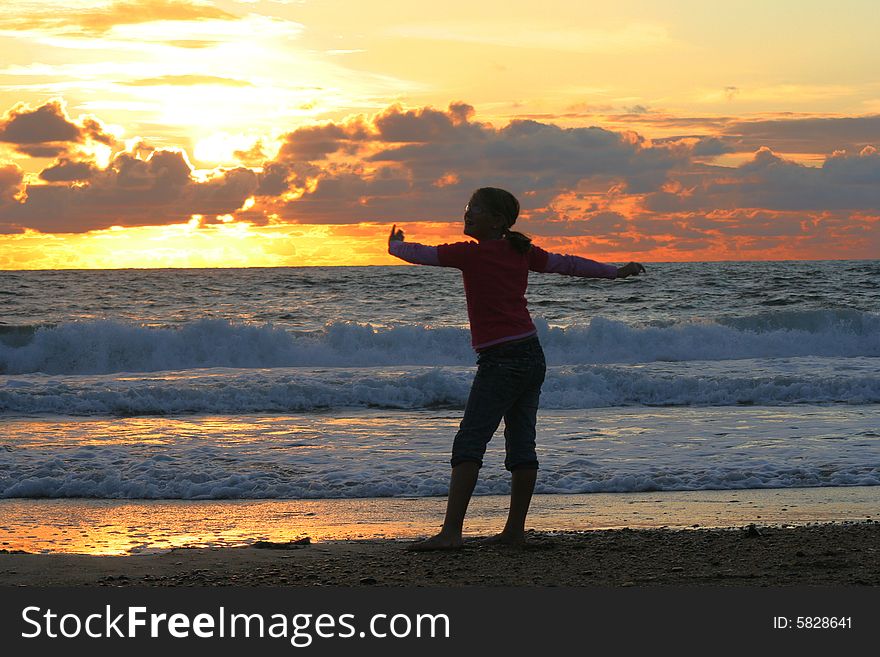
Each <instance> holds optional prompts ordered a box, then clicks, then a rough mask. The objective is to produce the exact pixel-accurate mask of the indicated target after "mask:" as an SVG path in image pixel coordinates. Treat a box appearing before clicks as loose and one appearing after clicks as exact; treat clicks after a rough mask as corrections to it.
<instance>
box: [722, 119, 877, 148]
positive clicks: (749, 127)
mask: <svg viewBox="0 0 880 657" xmlns="http://www.w3.org/2000/svg"><path fill="white" fill-rule="evenodd" d="M722 133H723V135H724V136H726V137H728V138H736V140H737V141H738V142H739V143H740V144H741V150H746V151H754V150H757V149H759V148H761V147H762V146H767V147H770V148H772V149H773V150H774V151H777V152H783V153H824V154H831V153H833V152H834V151H836V150H844V149H845V150H848V151H856V152H858V151H860V150H861V149H862V148H864V147H865V146H867V145H878V143H880V114H877V115H871V116H857V117H805V118H780V119H770V120H762V121H742V120H736V121H730V122H729V123H728V124H727V125H726V126H724V128H723V129H722Z"/></svg>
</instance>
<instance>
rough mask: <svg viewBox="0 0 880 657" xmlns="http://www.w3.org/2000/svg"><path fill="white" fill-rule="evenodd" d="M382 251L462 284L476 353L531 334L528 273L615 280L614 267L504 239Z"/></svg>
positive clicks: (399, 244) (405, 244)
mask: <svg viewBox="0 0 880 657" xmlns="http://www.w3.org/2000/svg"><path fill="white" fill-rule="evenodd" d="M388 252H389V253H390V254H391V255H393V256H396V257H398V258H400V259H401V260H405V261H407V262H412V263H415V264H419V265H435V266H439V267H455V268H456V269H460V270H461V273H462V277H463V279H464V291H465V297H466V299H467V308H468V319H469V320H470V325H471V344H472V345H473V347H474V349H476V350H477V351H479V350H481V349H485V348H486V347H490V346H492V345H496V344H500V343H502V342H509V341H511V340H519V339H521V338H526V337H529V336H530V335H534V334H535V333H536V330H535V325H534V323H532V318H531V316H530V315H529V311H528V308H527V305H526V297H525V292H526V286H527V285H528V276H529V271H535V272H544V273H556V274H565V275H567V276H582V277H588V278H617V267H615V266H613V265H606V264H602V263H599V262H596V261H594V260H588V259H587V258H581V257H579V256H573V255H559V254H557V253H549V252H547V251H545V250H544V249H542V248H541V247H538V246H534V245H532V247H531V248H530V249H529V251H528V252H527V253H519V252H517V251H516V249H514V248H513V245H512V244H511V243H510V242H508V241H507V240H506V239H499V240H483V241H481V242H456V243H454V244H441V245H439V246H426V245H424V244H418V243H415V242H402V241H392V242H391V243H390V244H389V245H388Z"/></svg>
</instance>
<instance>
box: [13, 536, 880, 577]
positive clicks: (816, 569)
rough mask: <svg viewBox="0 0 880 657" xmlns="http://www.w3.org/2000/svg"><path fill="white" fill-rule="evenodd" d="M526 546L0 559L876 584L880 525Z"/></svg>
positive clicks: (61, 567)
mask: <svg viewBox="0 0 880 657" xmlns="http://www.w3.org/2000/svg"><path fill="white" fill-rule="evenodd" d="M529 540H530V545H529V546H527V547H525V548H513V547H504V546H487V545H482V544H481V543H480V541H479V539H477V538H468V539H467V540H466V542H465V547H464V549H462V550H458V551H454V552H428V553H415V552H408V551H407V550H406V549H405V548H406V545H407V544H408V543H409V542H410V541H409V540H399V539H398V540H394V539H372V540H359V541H327V542H311V541H310V542H308V543H306V542H305V541H303V542H301V543H298V544H294V543H282V542H262V543H254V544H252V545H250V546H247V547H223V548H211V547H208V548H205V547H201V548H175V549H172V550H169V551H167V552H164V553H161V554H142V555H137V556H89V555H77V554H21V553H10V552H9V551H2V552H0V586H113V587H117V586H125V587H128V586H257V587H264V586H318V585H324V586H346V587H359V586H385V587H396V586H441V587H457V586H614V587H621V586H669V585H675V586H681V585H683V586H706V585H709V586H749V587H761V586H803V585H811V586H878V585H880V558H878V557H880V523H878V522H875V521H872V520H867V521H861V522H845V523H817V524H807V525H800V526H783V525H771V526H761V525H752V524H750V525H743V526H738V527H729V528H714V529H704V528H696V529H609V530H591V531H561V532H552V531H541V532H535V531H531V532H529Z"/></svg>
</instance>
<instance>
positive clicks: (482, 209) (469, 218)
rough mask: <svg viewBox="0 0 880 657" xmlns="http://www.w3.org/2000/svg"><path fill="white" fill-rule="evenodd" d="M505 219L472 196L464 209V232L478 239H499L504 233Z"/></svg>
mask: <svg viewBox="0 0 880 657" xmlns="http://www.w3.org/2000/svg"><path fill="white" fill-rule="evenodd" d="M503 227H504V219H502V217H501V216H500V215H498V214H496V213H494V212H492V211H491V210H489V209H488V208H487V207H486V206H485V205H484V204H482V203H481V202H480V199H478V198H477V197H475V196H474V197H471V200H470V202H469V203H468V204H467V207H465V209H464V234H465V235H467V236H469V237H473V238H475V239H477V240H486V239H498V238H499V237H501V235H502V228H503Z"/></svg>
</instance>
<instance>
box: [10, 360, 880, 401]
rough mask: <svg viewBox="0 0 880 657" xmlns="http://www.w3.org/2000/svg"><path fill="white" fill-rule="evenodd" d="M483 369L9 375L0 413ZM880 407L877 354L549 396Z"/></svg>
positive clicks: (656, 369)
mask: <svg viewBox="0 0 880 657" xmlns="http://www.w3.org/2000/svg"><path fill="white" fill-rule="evenodd" d="M473 372H474V368H473V366H471V367H426V366H412V367H407V368H400V367H366V368H327V369H314V368H271V369H227V368H216V369H205V370H186V371H178V372H160V373H150V374H124V375H119V374H117V375H109V374H105V375H80V376H74V375H62V376H46V375H36V374H30V375H19V376H7V377H4V378H5V384H3V383H0V414H7V415H10V414H17V415H21V414H29V415H32V414H54V415H169V414H179V413H260V412H280V413H288V412H309V411H319V410H327V409H331V410H334V409H341V408H369V407H380V408H389V409H425V408H457V409H460V408H464V405H465V402H466V400H467V395H468V392H469V390H470V383H471V380H472V378H473ZM878 402H880V375H878V373H877V361H876V359H873V358H836V359H829V358H786V359H763V360H759V361H756V360H751V359H741V360H733V361H690V362H685V363H674V362H656V363H643V364H637V365H568V366H563V367H558V366H550V367H549V368H548V372H547V377H546V379H545V383H544V386H543V392H542V396H541V407H542V408H547V409H579V408H583V409H585V408H601V407H609V406H633V405H636V406H639V405H641V406H688V405H701V406H706V405H713V406H736V405H743V404H748V405H770V406H773V405H786V404H807V403H812V404H815V403H847V404H871V403H878Z"/></svg>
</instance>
